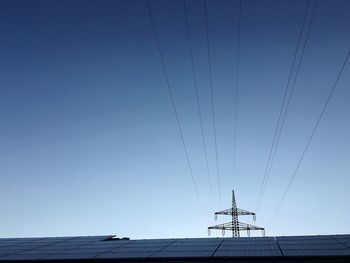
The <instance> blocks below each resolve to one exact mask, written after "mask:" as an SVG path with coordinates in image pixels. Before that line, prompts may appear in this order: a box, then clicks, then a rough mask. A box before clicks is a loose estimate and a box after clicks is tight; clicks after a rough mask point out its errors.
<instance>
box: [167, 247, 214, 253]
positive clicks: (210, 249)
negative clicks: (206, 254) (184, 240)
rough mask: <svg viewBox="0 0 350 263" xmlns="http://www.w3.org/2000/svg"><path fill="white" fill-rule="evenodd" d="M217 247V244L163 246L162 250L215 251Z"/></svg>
mask: <svg viewBox="0 0 350 263" xmlns="http://www.w3.org/2000/svg"><path fill="white" fill-rule="evenodd" d="M216 249H217V246H196V247H193V246H178V247H171V246H169V247H165V248H164V249H162V252H163V251H173V252H178V251H213V252H214V251H215V250H216Z"/></svg>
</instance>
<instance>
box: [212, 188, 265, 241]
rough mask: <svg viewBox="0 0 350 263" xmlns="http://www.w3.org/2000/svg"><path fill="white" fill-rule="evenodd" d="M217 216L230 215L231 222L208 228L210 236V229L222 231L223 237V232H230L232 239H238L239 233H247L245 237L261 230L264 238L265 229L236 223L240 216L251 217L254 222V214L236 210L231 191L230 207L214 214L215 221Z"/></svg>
mask: <svg viewBox="0 0 350 263" xmlns="http://www.w3.org/2000/svg"><path fill="white" fill-rule="evenodd" d="M218 215H231V216H232V221H231V222H229V223H224V224H220V225H215V226H210V227H208V234H209V235H210V230H211V229H220V230H222V234H223V235H225V230H231V231H232V237H239V236H240V231H247V235H248V236H250V231H251V230H262V234H263V236H265V228H263V227H258V226H254V225H250V224H246V223H241V222H239V221H238V216H242V215H252V216H253V219H254V221H255V213H253V212H250V211H246V210H243V209H239V208H237V205H236V198H235V192H234V191H233V190H232V207H231V208H229V209H225V210H222V211H219V212H215V214H214V216H215V220H216V219H217V216H218Z"/></svg>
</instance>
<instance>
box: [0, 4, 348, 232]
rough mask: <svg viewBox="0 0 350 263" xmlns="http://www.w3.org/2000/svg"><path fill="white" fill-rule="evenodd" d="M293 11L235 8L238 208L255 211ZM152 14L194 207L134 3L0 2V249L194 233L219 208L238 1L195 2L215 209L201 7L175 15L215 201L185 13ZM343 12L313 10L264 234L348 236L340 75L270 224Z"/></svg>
mask: <svg viewBox="0 0 350 263" xmlns="http://www.w3.org/2000/svg"><path fill="white" fill-rule="evenodd" d="M305 3H306V2H305V1H301V0H300V1H295V0H289V1H277V0H275V1H258V0H256V1H248V0H244V1H243V6H242V31H241V32H242V35H241V56H240V59H241V64H240V76H239V78H240V82H239V83H240V86H239V99H238V100H239V106H238V122H237V177H236V189H235V191H236V199H237V202H238V205H239V207H241V208H243V209H247V210H254V209H255V207H256V203H257V199H258V194H259V188H260V184H261V182H262V179H263V173H264V169H265V165H266V161H267V158H268V153H269V147H270V144H271V141H272V138H273V132H274V128H275V125H276V122H277V117H278V111H279V107H280V105H281V102H282V96H283V92H284V88H285V85H286V81H287V78H288V73H289V67H290V63H291V60H292V55H293V51H294V48H295V45H296V41H297V37H298V30H299V28H300V25H301V22H302V17H303V12H304V10H305ZM151 8H152V11H153V14H154V19H155V23H156V26H157V30H158V33H159V38H160V43H161V46H162V50H163V52H164V56H165V61H166V67H167V70H168V73H169V79H170V83H171V85H172V88H173V90H174V96H175V100H176V104H177V107H178V110H179V116H180V119H181V123H182V126H183V131H184V137H185V140H186V143H187V145H188V149H189V155H190V158H191V161H192V163H193V170H194V175H195V179H196V182H197V184H198V190H199V198H200V201H199V202H198V201H197V199H196V196H195V194H194V190H193V186H192V183H191V180H190V176H189V172H188V167H187V163H186V159H185V155H184V152H183V148H182V145H181V140H180V137H179V134H178V130H177V126H176V121H175V118H174V114H173V111H172V108H171V102H170V99H169V94H168V91H167V88H166V84H165V80H164V75H163V74H162V69H161V64H160V59H159V55H158V53H157V49H156V44H155V40H154V36H153V33H152V28H151V23H150V20H149V17H148V14H147V9H146V3H145V1H141V0H140V1H136V0H134V1H129V0H128V1H61V0H60V1H0V36H1V41H0V123H1V125H0V214H1V215H0V236H1V237H8V236H11V237H13V236H16V237H17V236H18V237H22V236H62V235H95V234H117V235H119V236H128V237H131V238H161V237H203V236H206V235H207V227H208V226H209V225H212V224H215V221H214V219H213V212H214V211H216V210H219V209H220V208H226V207H229V206H230V202H231V199H230V198H231V189H232V171H233V157H232V154H233V116H234V107H233V106H234V89H235V85H234V77H235V75H234V74H235V59H236V56H235V53H234V52H235V48H236V45H237V39H236V35H237V34H236V33H237V31H236V30H237V11H238V2H237V1H224V0H222V1H210V0H209V1H208V22H209V31H210V32H209V33H210V43H211V48H212V49H211V52H212V57H213V60H212V63H213V64H212V65H213V88H214V96H215V109H216V116H217V136H218V151H219V153H218V154H219V165H220V171H221V190H222V200H223V202H222V207H220V205H219V201H218V186H217V184H216V177H215V176H216V173H215V155H214V143H213V142H214V139H213V126H212V125H213V124H212V121H211V115H210V114H211V106H210V87H209V77H208V60H207V57H206V52H207V49H206V42H205V41H206V35H205V24H204V21H205V20H204V9H203V2H202V1H194V0H193V1H188V12H189V16H190V27H191V34H192V37H193V47H194V60H195V66H196V70H197V73H198V76H197V77H198V85H199V92H200V101H201V106H202V109H203V119H204V128H205V138H206V142H207V145H208V153H209V165H210V172H211V180H212V182H213V185H214V194H213V195H211V194H210V190H209V185H208V179H207V176H206V170H205V163H204V155H203V150H202V144H201V137H200V126H199V119H198V115H197V111H196V105H195V93H194V88H193V82H192V75H191V68H190V66H191V64H190V60H189V59H190V58H189V53H188V47H187V42H186V41H187V39H186V31H185V30H186V29H185V20H184V12H183V6H182V2H181V1H175V0H168V1H157V0H151ZM349 13H350V2H349V1H347V0H336V1H331V0H329V1H325V0H320V1H319V5H318V8H317V10H316V14H315V20H314V24H313V27H312V29H311V35H310V41H309V43H308V46H307V48H306V51H305V56H304V60H303V63H302V66H301V70H300V75H299V79H298V81H297V83H296V87H295V94H294V97H293V99H292V102H291V106H290V111H289V114H288V117H287V121H286V125H285V129H284V131H283V133H282V137H281V140H280V145H279V148H278V151H277V156H276V160H275V163H274V166H273V168H272V172H271V177H270V181H269V184H268V186H267V190H266V195H265V197H264V201H263V204H262V208H261V209H260V210H259V212H258V214H257V222H256V224H257V225H261V226H265V227H267V234H268V235H296V234H333V233H349V232H350V225H349V222H350V209H349V199H350V191H349V186H350V175H349V171H350V140H349V138H350V137H349V134H350V118H349V111H350V103H349V101H350V89H349V84H350V68H349V65H348V66H347V67H346V69H345V71H344V74H343V76H342V78H341V79H340V82H339V85H338V87H337V89H336V92H335V93H334V96H333V97H332V100H331V102H330V104H329V105H328V106H329V107H328V108H327V112H326V114H325V116H324V119H323V120H322V122H321V124H320V126H319V129H318V130H317V133H316V135H315V137H314V139H313V141H312V143H311V145H310V149H309V151H308V152H307V154H306V156H305V159H304V162H303V163H302V165H301V167H300V170H299V172H298V174H297V176H296V178H295V181H294V183H293V185H292V187H291V189H290V192H289V194H288V196H287V198H286V200H285V202H284V204H283V206H282V208H281V210H280V213H279V215H278V217H277V218H276V221H275V223H274V224H273V225H272V226H271V227H270V228H268V225H269V223H270V221H271V218H272V216H273V213H274V211H275V209H276V207H277V205H278V202H279V200H280V198H281V195H282V192H283V191H284V189H285V187H286V185H287V182H288V180H289V178H290V176H291V175H292V172H293V170H294V168H295V166H296V164H297V161H298V158H299V156H300V154H301V152H302V150H303V148H304V147H305V144H306V142H307V139H308V137H309V136H310V133H311V131H312V128H313V126H314V125H315V122H316V120H317V117H318V115H319V113H320V111H321V108H322V105H323V103H324V101H325V99H326V97H327V95H328V93H329V91H330V89H331V87H332V84H333V82H334V80H335V78H336V76H337V73H338V71H339V69H340V66H341V64H342V62H343V60H344V58H345V56H346V53H347V52H348V51H349V47H350V31H349V28H350V16H349ZM225 220H226V219H225V218H222V219H220V222H224V221H225ZM227 220H229V218H227ZM242 221H245V222H247V223H253V222H252V220H251V218H242ZM213 234H214V236H215V235H221V233H220V232H218V233H213ZM259 234H260V233H259Z"/></svg>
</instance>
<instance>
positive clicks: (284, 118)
mask: <svg viewBox="0 0 350 263" xmlns="http://www.w3.org/2000/svg"><path fill="white" fill-rule="evenodd" d="M317 3H318V1H317V0H316V2H315V5H314V8H313V10H312V15H311V20H310V24H309V27H308V29H307V33H306V40H305V41H304V44H303V47H302V52H301V56H300V59H299V61H298V65H297V69H296V73H295V77H294V79H293V83H292V88H291V92H290V95H289V98H288V102H287V106H286V110H285V112H284V116H283V120H282V124H281V128H280V130H279V132H278V136H277V140H276V147H275V149H274V152H273V155H272V159H271V163H270V167H269V171H268V174H270V171H271V167H272V164H273V161H274V159H275V155H276V151H277V147H278V143H279V140H280V137H281V133H282V130H283V127H284V123H285V120H286V117H287V113H288V110H289V105H290V102H291V99H292V97H293V93H294V88H295V83H296V81H297V78H298V74H299V70H300V66H301V62H302V59H303V56H304V52H305V49H306V44H307V42H308V40H309V36H310V29H311V26H312V22H313V20H314V16H315V11H316V7H317ZM266 185H267V181H266V183H265V186H264V189H263V195H264V192H265V188H266ZM262 197H263V196H262Z"/></svg>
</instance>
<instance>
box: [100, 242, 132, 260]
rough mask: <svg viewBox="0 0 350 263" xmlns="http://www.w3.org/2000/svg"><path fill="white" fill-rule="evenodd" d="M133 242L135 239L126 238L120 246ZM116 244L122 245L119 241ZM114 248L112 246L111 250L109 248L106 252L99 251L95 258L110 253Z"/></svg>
mask: <svg viewBox="0 0 350 263" xmlns="http://www.w3.org/2000/svg"><path fill="white" fill-rule="evenodd" d="M118 241H119V240H118ZM133 242H135V241H134V240H127V241H126V240H125V242H123V243H122V244H121V246H120V248H121V247H124V246H125V245H127V244H130V243H133ZM116 244H118V245H120V243H119V242H118V243H116ZM113 249H114V248H112V249H110V250H107V251H106V252H102V253H98V254H96V255H95V257H94V258H98V257H99V256H102V255H104V254H107V253H110V252H111V251H112V250H113Z"/></svg>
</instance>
